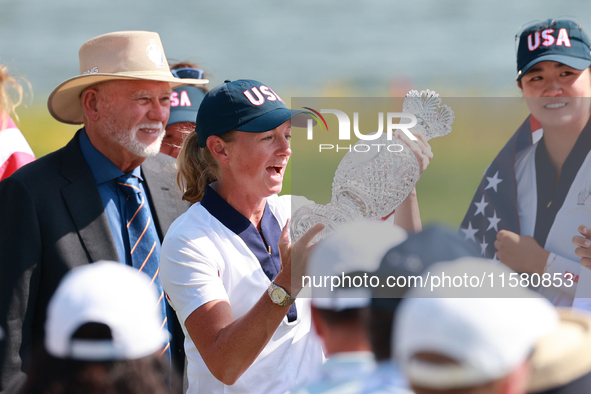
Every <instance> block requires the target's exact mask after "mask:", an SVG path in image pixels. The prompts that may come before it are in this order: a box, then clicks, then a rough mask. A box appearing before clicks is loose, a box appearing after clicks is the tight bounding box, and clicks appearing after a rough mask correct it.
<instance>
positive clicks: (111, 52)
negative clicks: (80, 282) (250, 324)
mask: <svg viewBox="0 0 591 394" xmlns="http://www.w3.org/2000/svg"><path fill="white" fill-rule="evenodd" d="M79 55H80V75H78V76H76V77H74V78H70V79H68V80H67V81H65V82H63V83H62V84H60V85H59V86H58V87H57V88H55V90H54V91H53V92H52V93H51V95H50V97H49V101H48V107H49V112H50V113H51V114H52V115H53V117H54V118H56V119H57V120H58V121H60V122H64V123H70V124H83V125H84V127H83V128H81V129H80V130H79V131H78V132H77V133H76V135H75V137H74V138H73V139H72V140H71V141H70V142H69V143H68V144H67V145H66V146H65V147H63V148H62V149H59V150H58V151H56V152H53V153H51V154H49V155H47V156H45V157H42V158H41V159H39V160H37V161H36V162H33V163H31V164H30V165H27V166H25V167H23V168H21V169H20V170H19V171H17V172H15V173H14V174H13V175H12V176H10V177H9V178H7V179H6V180H4V181H2V182H0V207H2V208H0V300H1V302H0V327H2V329H4V331H5V332H6V338H5V340H4V341H3V342H2V343H0V392H2V393H3V392H9V390H11V387H12V388H14V387H17V386H18V384H19V382H22V380H23V378H24V377H25V374H26V372H27V369H28V366H29V363H30V354H31V350H32V348H33V347H36V346H37V345H40V344H42V341H41V340H42V338H43V331H44V330H43V325H44V322H45V309H46V307H47V303H48V302H49V299H50V297H51V295H52V294H53V292H54V291H55V289H56V287H57V285H58V283H59V281H60V279H61V278H62V277H63V276H64V275H65V273H66V272H67V271H68V270H69V269H71V268H72V267H75V266H78V265H82V264H87V263H91V262H93V261H99V260H113V261H119V262H121V263H123V264H127V265H131V266H133V267H135V268H138V269H139V270H141V271H142V272H144V273H145V274H147V275H149V276H150V277H151V280H152V283H153V285H154V286H155V287H156V290H158V291H159V292H160V295H161V299H160V301H159V304H158V306H157V308H159V309H160V311H161V312H162V315H163V324H164V325H167V324H168V326H169V331H171V332H172V331H173V330H172V324H171V323H172V320H173V319H172V318H171V319H170V321H166V319H165V313H166V312H165V305H167V303H166V302H165V295H164V294H163V293H162V292H161V287H160V283H159V277H158V272H159V268H158V259H159V255H160V242H161V240H162V238H163V237H164V234H165V233H166V231H167V229H168V227H169V225H170V224H171V223H172V221H174V220H175V218H176V217H177V216H178V215H180V214H181V213H182V212H184V211H185V210H186V209H187V207H188V205H186V204H185V203H183V202H182V201H181V199H180V195H179V194H177V192H176V190H177V188H176V187H175V184H174V171H173V170H174V160H173V159H172V158H170V157H168V156H166V155H162V154H159V153H158V152H159V150H160V144H161V141H162V137H163V136H164V132H165V131H164V127H165V125H166V122H167V120H168V116H169V111H170V95H171V92H172V88H175V87H177V86H180V85H186V84H194V85H198V84H205V83H207V82H208V81H207V80H204V79H200V80H198V79H182V80H181V79H177V78H174V76H173V75H172V74H171V72H170V69H169V66H168V63H167V61H166V57H165V55H164V51H163V50H162V44H161V42H160V37H159V36H158V34H157V33H151V32H142V31H128V32H116V33H110V34H105V35H102V36H99V37H96V38H93V39H91V40H90V41H87V42H86V43H84V44H83V45H82V47H81V49H80V53H79ZM173 315H174V314H172V315H171V316H173ZM177 324H178V323H177ZM174 340H175V338H174V337H173V341H172V345H177V346H178V347H180V348H181V349H182V346H183V343H182V337H181V338H180V340H177V341H176V343H174V342H175V341H174ZM171 350H172V355H173V358H174V357H176V356H177V355H178V354H179V353H178V352H177V351H176V349H175V348H174V346H173V347H172V348H171ZM181 352H182V351H181ZM169 355H170V354H167V355H166V356H169ZM181 355H182V353H181ZM175 361H177V360H175Z"/></svg>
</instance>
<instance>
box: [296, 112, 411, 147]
mask: <svg viewBox="0 0 591 394" xmlns="http://www.w3.org/2000/svg"><path fill="white" fill-rule="evenodd" d="M304 108H305V109H306V110H308V111H310V113H309V114H310V117H311V118H312V119H314V120H315V121H316V123H317V124H318V125H320V128H321V129H324V130H326V131H329V130H328V124H327V122H326V120H325V119H324V116H322V114H333V115H335V116H336V117H337V121H338V124H339V130H338V139H339V141H351V119H350V118H349V115H347V114H346V113H345V112H344V111H341V110H338V109H321V110H320V112H318V111H316V110H314V109H312V108H309V107H304ZM377 116H378V130H377V131H371V132H368V133H365V134H363V133H362V132H361V130H360V129H359V112H353V133H354V134H355V137H357V138H358V139H359V142H357V143H355V144H354V145H338V144H337V145H336V146H335V145H334V144H319V145H318V149H319V152H322V151H323V150H335V149H336V151H337V152H338V151H339V150H347V151H349V152H350V151H351V150H353V151H355V152H368V151H370V150H372V149H377V151H378V152H379V151H380V150H381V149H386V150H388V151H389V152H393V153H395V152H400V151H402V150H403V149H404V147H403V145H401V144H398V143H389V141H392V140H393V138H394V135H393V134H394V131H395V130H400V131H402V132H403V133H404V134H405V135H406V136H407V137H408V138H410V139H411V140H413V141H414V140H417V137H416V136H414V135H413V134H412V133H411V132H410V131H409V129H411V128H413V127H414V126H416V124H417V118H416V116H415V115H413V114H409V113H405V112H387V113H386V116H384V112H378V114H377ZM384 118H385V119H386V121H385V123H386V130H385V133H386V140H387V141H384V138H383V134H384ZM312 119H308V123H307V130H308V134H307V139H308V140H313V139H314V120H312ZM395 119H399V120H398V122H397V123H395ZM361 141H375V142H379V143H361ZM385 142H388V143H385Z"/></svg>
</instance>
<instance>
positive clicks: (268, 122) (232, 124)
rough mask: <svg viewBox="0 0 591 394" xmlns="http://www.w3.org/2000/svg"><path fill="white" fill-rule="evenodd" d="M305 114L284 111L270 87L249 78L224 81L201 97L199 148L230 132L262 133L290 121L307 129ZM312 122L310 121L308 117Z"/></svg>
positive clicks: (196, 130) (198, 121)
mask: <svg viewBox="0 0 591 394" xmlns="http://www.w3.org/2000/svg"><path fill="white" fill-rule="evenodd" d="M308 118H309V116H308V112H307V111H301V110H291V109H289V108H287V106H286V105H285V103H284V102H283V100H282V99H281V97H279V95H278V94H277V93H275V92H274V91H273V89H271V88H270V87H268V86H266V85H264V84H263V83H261V82H258V81H254V80H251V79H239V80H237V81H225V82H224V83H223V84H222V85H219V86H216V87H215V88H213V89H211V90H210V91H209V92H208V93H207V94H206V95H205V97H204V98H203V101H202V102H201V105H200V106H199V111H198V113H197V121H196V127H195V132H196V133H197V136H198V141H199V146H202V147H204V146H205V145H206V142H207V139H208V138H209V137H211V136H212V135H217V136H221V135H222V134H224V133H227V132H228V131H231V130H239V131H246V132H249V133H262V132H265V131H269V130H272V129H274V128H276V127H278V126H280V125H281V124H283V123H285V122H287V121H288V120H289V119H292V126H295V127H306V126H307V123H306V122H307V119H308ZM310 119H311V118H310Z"/></svg>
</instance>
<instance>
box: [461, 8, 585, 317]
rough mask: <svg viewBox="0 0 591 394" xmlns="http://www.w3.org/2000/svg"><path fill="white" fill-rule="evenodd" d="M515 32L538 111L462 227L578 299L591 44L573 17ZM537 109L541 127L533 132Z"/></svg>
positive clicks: (554, 296)
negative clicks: (576, 241)
mask: <svg viewBox="0 0 591 394" xmlns="http://www.w3.org/2000/svg"><path fill="white" fill-rule="evenodd" d="M515 38H516V49H517V78H516V80H517V86H518V87H519V88H520V89H521V91H522V93H523V96H524V97H525V101H526V103H527V106H528V108H529V110H530V112H531V118H530V119H528V120H526V122H525V123H524V124H523V125H522V126H521V127H520V129H519V130H518V131H517V133H516V134H515V135H514V136H513V138H512V139H511V140H510V141H509V143H508V144H507V145H506V146H505V148H503V150H502V151H501V152H500V153H499V155H498V156H497V158H496V159H495V161H493V163H492V164H491V166H490V167H489V168H488V170H487V173H486V174H485V178H483V182H482V183H481V186H480V189H479V191H477V192H476V195H475V198H474V204H471V207H470V209H469V211H468V213H467V215H466V218H465V219H464V223H463V224H462V229H463V231H464V232H466V231H467V229H468V228H474V229H475V230H476V229H478V231H479V232H477V233H476V239H477V242H478V243H480V240H481V239H483V238H482V237H483V236H484V237H485V238H484V240H483V241H482V242H483V244H484V246H483V247H484V248H487V249H486V251H487V252H489V253H490V254H489V256H490V257H492V256H493V254H494V253H496V255H495V256H496V258H497V259H499V260H500V261H501V262H503V263H505V264H506V265H508V266H509V267H511V268H512V269H514V270H515V271H517V272H521V273H524V272H525V273H530V274H533V276H536V274H537V275H539V276H537V277H538V278H540V277H541V278H543V277H544V275H545V274H549V275H546V278H551V280H549V281H546V282H543V283H542V282H540V286H539V287H538V291H539V292H540V293H541V294H543V295H544V296H545V297H547V298H549V299H550V300H551V301H553V303H554V304H555V305H563V306H571V305H572V304H573V299H574V298H575V297H578V296H577V295H576V292H577V287H579V288H581V287H582V283H581V281H580V280H578V278H579V274H580V273H581V265H580V263H579V258H578V257H577V255H576V254H575V247H573V244H572V242H571V240H572V237H573V236H574V235H576V234H577V227H578V225H579V224H580V223H591V199H590V198H589V197H590V196H591V155H590V154H589V152H590V150H591V124H590V123H589V118H590V115H591V72H590V70H589V66H591V53H590V51H591V48H590V45H591V43H590V41H589V39H588V38H587V36H586V35H585V33H584V31H583V29H582V28H581V26H580V25H579V24H578V23H577V22H576V21H574V20H572V19H567V18H564V19H549V20H546V21H536V22H532V23H529V24H527V25H524V26H523V27H522V28H521V29H520V30H519V32H518V33H517V35H516V37H515ZM534 118H535V120H537V122H539V125H541V129H542V130H543V131H537V132H535V133H533V134H532V130H535V129H536V128H538V127H531V125H532V124H536V123H537V122H534V121H533V119H534ZM491 180H492V181H491ZM491 182H492V183H491ZM479 213H482V215H479ZM479 218H480V220H482V221H483V222H485V223H484V227H480V226H479V225H476V223H477V222H478V219H479ZM485 218H489V220H485ZM490 220H494V221H495V222H494V223H493V222H492V221H490ZM493 228H494V230H495V231H493ZM496 230H498V232H497V231H496ZM487 237H491V238H487ZM486 244H488V247H487V246H486ZM493 245H494V247H493ZM481 246H482V244H481ZM495 249H496V250H495ZM487 254H488V253H487ZM556 278H558V279H559V280H555V279H556ZM577 281H578V285H577ZM589 285H591V282H590V283H589V284H586V285H585V286H589ZM590 288H591V287H590ZM575 304H576V301H575Z"/></svg>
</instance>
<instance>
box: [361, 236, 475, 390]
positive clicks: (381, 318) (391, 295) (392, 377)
mask: <svg viewBox="0 0 591 394" xmlns="http://www.w3.org/2000/svg"><path fill="white" fill-rule="evenodd" d="M425 245H428V246H425ZM478 252H479V251H478V250H477V248H476V247H475V246H474V245H472V244H470V243H468V242H466V241H464V240H463V239H462V238H461V237H459V236H458V235H457V234H456V233H454V232H452V231H451V230H449V229H447V228H445V227H442V226H439V225H433V226H429V227H427V228H425V229H424V230H423V231H421V232H420V233H417V234H411V235H410V236H409V237H408V239H407V240H405V241H404V242H402V243H400V244H399V245H396V246H394V247H392V248H391V249H390V250H388V251H387V253H386V254H385V255H384V257H383V258H382V260H381V262H380V265H379V267H378V269H377V270H375V272H373V273H372V275H375V276H377V277H378V278H380V283H386V281H387V280H388V278H406V280H405V282H399V283H397V286H395V287H383V288H382V287H380V286H378V287H375V288H372V298H371V304H370V307H369V318H368V319H367V320H366V324H367V326H368V329H367V330H368V333H369V338H370V342H371V348H372V351H373V354H374V357H375V360H376V362H377V367H376V369H375V371H374V372H373V373H372V374H371V375H369V376H368V378H367V379H366V381H365V384H364V386H363V389H362V390H361V393H363V394H377V393H398V394H401V393H406V392H408V390H409V388H408V383H407V380H406V378H405V377H404V375H403V373H402V371H401V369H400V365H399V363H398V362H397V360H395V359H394V357H393V354H394V352H393V351H392V348H393V346H392V344H393V343H392V337H393V335H394V334H393V329H394V323H395V318H394V316H395V314H396V311H397V310H398V307H399V305H400V302H401V301H402V300H403V299H404V298H405V297H406V294H407V292H408V291H409V290H410V289H411V288H412V286H411V279H409V278H412V277H418V276H420V275H421V274H422V273H423V272H425V271H426V270H428V269H429V267H430V266H431V265H433V264H435V263H437V262H439V261H449V260H455V259H457V258H460V257H465V256H478V254H479V253H478Z"/></svg>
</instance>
